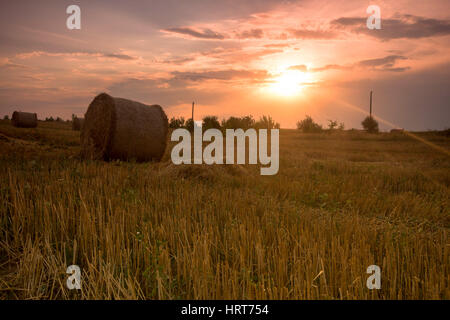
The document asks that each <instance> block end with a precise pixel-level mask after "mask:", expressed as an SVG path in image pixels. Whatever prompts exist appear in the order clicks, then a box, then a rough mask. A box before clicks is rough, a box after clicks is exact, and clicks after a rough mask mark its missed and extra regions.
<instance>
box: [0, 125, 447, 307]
mask: <svg viewBox="0 0 450 320" xmlns="http://www.w3.org/2000/svg"><path fill="white" fill-rule="evenodd" d="M422 137H423V138H425V139H427V140H429V141H432V142H433V143H434V144H436V145H439V146H441V147H443V148H446V149H447V150H448V149H449V148H450V139H449V138H445V137H443V136H438V135H434V134H423V135H422ZM0 150H1V155H0V164H1V165H0V181H1V188H0V259H1V260H0V297H1V298H8V299H16V298H25V299H86V298H89V299H110V298H115V299H136V298H147V299H186V298H193V299H235V298H239V299H397V298H399V299H449V298H450V287H449V280H450V279H449V269H450V264H449V251H450V244H449V237H448V232H449V227H450V215H449V185H450V170H449V169H450V158H449V156H448V155H445V154H443V153H441V152H439V151H436V150H435V149H433V148H431V147H430V146H428V145H425V144H423V143H421V142H418V141H416V140H414V139H412V138H410V137H407V136H403V135H390V134H379V135H367V134H363V133H358V132H353V133H351V132H346V133H342V134H317V135H305V134H301V133H299V132H297V131H295V130H282V131H281V134H280V170H279V173H278V175H276V176H261V175H259V167H258V166H237V165H233V166H206V165H205V166H204V165H196V166H174V165H172V164H171V163H170V159H169V152H170V150H171V147H170V146H169V147H168V152H166V155H165V156H164V158H163V161H162V162H161V163H132V162H131V163H127V162H117V161H113V162H103V161H84V160H81V159H80V158H79V156H78V155H79V152H80V145H79V132H77V131H71V126H70V124H61V123H43V122H40V123H39V127H38V128H37V129H18V128H13V127H12V126H11V125H10V123H9V121H1V122H0ZM71 264H76V265H79V266H80V268H81V271H82V290H79V291H77V290H72V291H71V290H68V289H67V287H66V279H67V276H68V275H67V274H66V273H65V272H66V268H67V267H68V266H69V265H71ZM372 264H375V265H379V266H380V267H381V272H382V273H381V282H382V289H381V290H369V289H368V288H367V287H366V279H367V277H368V276H369V275H368V274H366V269H367V267H368V266H369V265H372Z"/></svg>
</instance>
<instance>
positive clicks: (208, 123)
mask: <svg viewBox="0 0 450 320" xmlns="http://www.w3.org/2000/svg"><path fill="white" fill-rule="evenodd" d="M220 128H221V126H220V122H219V119H218V118H217V116H206V117H204V118H203V130H208V129H220Z"/></svg>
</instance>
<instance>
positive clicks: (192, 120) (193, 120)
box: [192, 102, 194, 123]
mask: <svg viewBox="0 0 450 320" xmlns="http://www.w3.org/2000/svg"><path fill="white" fill-rule="evenodd" d="M192 123H194V102H192Z"/></svg>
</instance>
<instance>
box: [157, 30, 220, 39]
mask: <svg viewBox="0 0 450 320" xmlns="http://www.w3.org/2000/svg"><path fill="white" fill-rule="evenodd" d="M163 31H164V32H168V33H175V34H182V35H188V36H191V37H193V38H197V39H208V40H223V39H225V36H224V35H223V34H220V33H218V32H215V31H213V30H211V29H203V30H202V31H197V30H194V29H192V28H168V29H164V30H163Z"/></svg>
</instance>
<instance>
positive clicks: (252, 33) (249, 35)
mask: <svg viewBox="0 0 450 320" xmlns="http://www.w3.org/2000/svg"><path fill="white" fill-rule="evenodd" d="M236 37H237V38H239V39H261V38H262V37H264V31H263V30H262V29H251V30H245V31H242V32H240V33H238V34H237V35H236Z"/></svg>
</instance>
